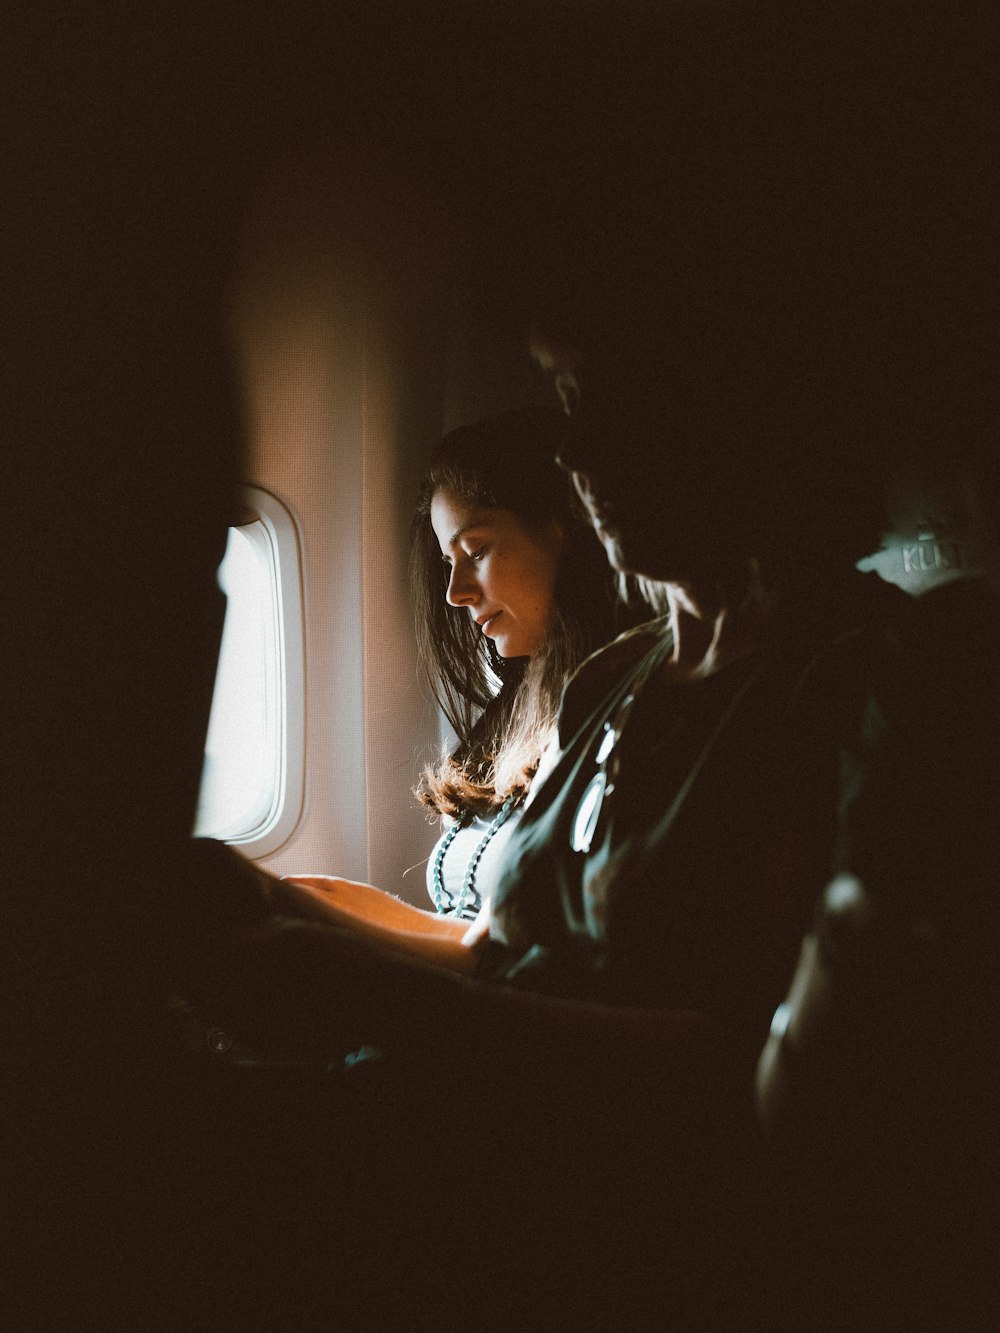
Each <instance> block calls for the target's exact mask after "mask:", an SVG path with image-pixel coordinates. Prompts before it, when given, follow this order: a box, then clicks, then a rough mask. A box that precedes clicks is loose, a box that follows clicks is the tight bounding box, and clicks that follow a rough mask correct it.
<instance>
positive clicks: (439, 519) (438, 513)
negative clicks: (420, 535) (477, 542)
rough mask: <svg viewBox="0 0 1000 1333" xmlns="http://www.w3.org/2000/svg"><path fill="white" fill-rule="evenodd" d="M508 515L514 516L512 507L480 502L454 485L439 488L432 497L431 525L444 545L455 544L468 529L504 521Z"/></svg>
mask: <svg viewBox="0 0 1000 1333" xmlns="http://www.w3.org/2000/svg"><path fill="white" fill-rule="evenodd" d="M505 516H508V517H510V516H511V515H510V511H509V510H506V509H496V508H491V507H489V506H487V505H481V504H477V503H476V502H475V501H473V500H470V499H468V498H467V497H466V496H464V495H462V494H461V493H460V492H459V491H456V490H455V489H454V488H453V487H451V486H440V487H438V489H437V490H436V491H435V492H434V495H433V497H432V499H431V527H432V528H433V529H434V534H435V536H436V537H437V539H438V541H439V542H440V543H441V545H442V546H443V547H444V546H453V545H454V544H455V543H456V542H457V541H458V540H460V538H461V536H462V534H463V533H464V532H465V531H467V530H469V529H473V528H482V527H485V526H487V525H488V524H496V523H499V522H502V521H503V519H504V517H505Z"/></svg>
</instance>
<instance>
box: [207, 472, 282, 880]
mask: <svg viewBox="0 0 1000 1333" xmlns="http://www.w3.org/2000/svg"><path fill="white" fill-rule="evenodd" d="M244 498H245V499H246V500H247V502H248V505H249V508H250V510H251V512H252V513H253V514H254V515H255V517H254V518H253V519H252V521H250V522H248V523H246V524H244V525H243V526H241V527H238V528H230V530H229V541H228V543H227V546H226V554H225V557H224V559H223V561H222V564H221V565H220V567H219V575H218V577H219V586H220V587H221V588H222V590H223V592H224V593H225V594H226V599H227V607H226V619H225V625H224V628H223V632H222V645H221V648H220V652H219V665H218V670H217V673H216V680H215V693H214V695H213V699H212V712H211V717H210V720H209V726H208V736H207V740H206V744H205V760H204V765H203V769H202V781H201V790H200V794H199V799H198V813H197V816H196V819H195V827H194V832H195V835H196V836H198V837H212V838H220V839H222V840H224V841H226V842H231V843H236V844H240V845H242V847H243V850H245V851H246V852H248V853H250V854H251V855H255V856H261V855H265V854H266V853H268V852H270V851H273V850H274V849H275V848H276V847H277V846H279V845H280V843H281V842H283V841H284V840H285V839H286V838H287V837H288V835H289V833H290V832H291V830H292V828H294V826H295V823H296V822H297V820H298V816H299V813H300V809H301V789H302V784H301V768H302V726H301V711H302V689H301V672H302V617H301V609H300V607H301V597H300V592H299V579H298V548H297V542H296V540H295V530H294V526H293V524H292V522H291V518H290V515H288V512H287V510H285V509H284V507H283V506H282V505H280V503H279V502H278V501H277V500H276V499H275V498H274V497H273V496H270V495H267V493H266V492H263V491H258V490H248V491H247V492H246V493H245V496H244Z"/></svg>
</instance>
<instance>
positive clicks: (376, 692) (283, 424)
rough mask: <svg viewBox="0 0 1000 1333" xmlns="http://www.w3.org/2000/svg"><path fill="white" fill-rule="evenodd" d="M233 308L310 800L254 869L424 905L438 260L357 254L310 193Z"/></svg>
mask: <svg viewBox="0 0 1000 1333" xmlns="http://www.w3.org/2000/svg"><path fill="white" fill-rule="evenodd" d="M276 213H277V219H276V220H275V218H274V217H272V219H271V220H270V222H269V223H268V225H267V226H266V227H261V228H260V229H259V234H258V235H257V236H256V237H255V239H254V241H253V242H252V243H251V245H250V248H249V255H250V257H249V260H248V262H247V263H246V265H245V267H244V271H243V274H242V279H241V285H240V287H239V291H238V295H237V298H236V320H235V325H236V333H237V344H238V347H239V352H240V358H241V361H242V365H243V368H244V371H245V377H246V395H247V405H248V427H249V436H250V440H249V451H248V462H247V474H248V475H247V477H246V480H247V482H249V483H251V484H253V485H258V486H263V487H264V488H265V489H267V490H270V491H272V492H274V494H276V495H277V496H278V497H279V498H280V499H281V500H282V501H283V502H284V503H285V504H286V505H287V506H288V508H289V509H290V510H291V512H292V514H293V516H294V518H295V520H296V523H297V525H298V528H299V533H300V539H301V548H302V549H301V557H302V568H303V598H304V608H303V609H304V616H305V656H306V661H305V696H306V697H305V718H306V726H305V732H306V743H305V775H306V782H305V799H304V808H303V811H302V815H301V817H300V819H299V821H298V824H297V826H296V828H295V830H294V831H293V833H292V834H291V836H290V837H289V839H288V840H287V841H286V843H285V844H284V845H283V846H282V847H280V848H279V849H278V850H277V851H276V852H274V853H273V854H271V855H269V856H267V857H265V858H262V860H261V862H260V864H262V865H263V866H264V867H265V868H267V869H268V870H270V871H271V872H272V873H274V874H290V873H306V872H316V873H326V874H335V875H341V876H344V877H346V878H351V879H361V880H366V881H368V882H372V883H376V884H379V885H380V886H381V887H384V888H387V889H391V890H392V891H394V892H397V893H400V894H402V895H403V896H405V897H408V898H410V899H411V900H412V901H415V902H419V903H420V904H421V905H423V904H424V903H425V902H426V893H425V889H424V883H423V873H422V869H421V870H418V871H415V872H414V873H413V874H410V875H408V876H406V875H405V872H406V871H407V869H409V868H410V867H412V866H415V865H422V863H423V862H424V861H425V860H426V857H427V853H428V851H429V849H430V847H431V846H432V845H433V842H434V839H435V836H436V834H435V830H434V828H433V827H432V826H431V825H430V824H428V823H427V821H426V819H425V818H424V817H423V815H422V813H421V812H420V810H419V809H418V808H417V807H416V805H415V802H414V801H413V798H412V796H411V793H410V788H411V786H412V783H413V781H414V780H415V778H416V775H417V772H418V769H419V764H420V762H422V761H423V760H425V759H426V758H427V757H429V756H430V754H432V753H433V752H434V750H435V749H436V746H437V716H436V711H435V710H434V709H433V707H432V706H431V705H430V703H429V701H428V700H427V698H426V697H425V693H424V691H423V690H422V688H421V687H420V684H419V682H418V679H417V673H416V666H415V651H414V635H413V626H412V618H411V613H410V605H409V592H408V585H407V556H408V550H409V523H410V517H411V515H412V512H413V507H414V503H415V499H416V491H417V484H418V479H419V476H420V473H421V470H422V468H423V464H424V461H425V459H426V457H427V455H428V453H429V452H430V449H431V448H432V447H433V445H434V444H435V443H436V441H437V439H438V437H439V435H440V430H441V416H442V407H441V402H442V381H443V374H444V369H443V367H444V355H445V342H444V339H445V325H446V317H445V315H446V300H447V292H448V290H449V286H448V278H447V275H446V264H444V263H442V264H438V263H428V262H426V261H425V262H424V263H423V264H421V265H419V266H417V268H416V269H415V270H413V271H410V269H409V267H408V266H407V265H406V263H405V262H403V261H404V260H405V258H406V256H405V253H404V255H402V256H401V255H400V254H399V253H398V251H397V247H396V246H395V243H394V240H393V237H392V235H391V232H384V233H383V234H382V235H381V236H379V235H375V236H372V237H369V238H368V239H367V240H366V241H365V243H364V244H361V243H360V241H359V236H358V229H357V228H356V227H351V226H347V227H345V225H344V213H343V204H342V201H339V200H333V201H332V202H331V201H330V196H329V195H328V194H324V192H323V191H318V192H316V193H315V195H312V196H308V197H307V200H306V204H305V206H303V203H302V201H301V200H299V201H298V202H297V203H295V204H294V205H291V206H289V207H287V208H285V209H283V210H282V209H280V208H279V209H278V210H276Z"/></svg>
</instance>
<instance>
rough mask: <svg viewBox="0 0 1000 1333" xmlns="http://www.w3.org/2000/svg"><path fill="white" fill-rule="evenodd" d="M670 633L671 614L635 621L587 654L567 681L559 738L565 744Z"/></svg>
mask: <svg viewBox="0 0 1000 1333" xmlns="http://www.w3.org/2000/svg"><path fill="white" fill-rule="evenodd" d="M670 636H671V629H670V617H669V616H658V617H657V618H656V619H654V620H648V621H646V622H645V623H644V624H642V625H636V626H635V627H634V628H632V629H628V630H626V631H625V632H624V633H623V634H619V635H618V637H617V638H616V639H614V640H612V642H611V643H609V644H606V645H605V646H604V647H603V648H599V649H598V650H597V652H596V653H591V655H590V656H589V657H588V658H586V659H585V660H584V661H583V662H582V663H581V664H580V666H579V667H578V668H577V669H576V671H575V672H574V673H573V675H572V676H571V677H570V679H569V680H568V681H567V683H566V688H565V689H564V691H563V697H562V703H561V704H560V707H559V739H560V742H561V743H562V744H563V745H565V744H566V743H567V742H568V741H569V740H570V739H571V738H572V737H573V736H575V735H576V733H577V731H579V729H580V727H582V726H583V724H584V722H586V720H587V718H588V717H590V715H591V714H592V713H593V712H594V710H595V709H596V708H597V707H598V705H599V704H600V703H601V702H602V701H603V700H604V699H606V698H608V697H609V696H610V695H612V694H613V693H614V691H615V689H616V687H617V686H620V685H624V683H625V681H626V679H627V678H629V677H631V675H632V673H633V670H634V668H636V667H637V666H638V665H639V664H640V663H641V662H644V661H645V660H646V658H647V657H648V656H649V654H650V653H652V652H662V651H663V650H664V648H665V646H666V643H667V641H669V639H670Z"/></svg>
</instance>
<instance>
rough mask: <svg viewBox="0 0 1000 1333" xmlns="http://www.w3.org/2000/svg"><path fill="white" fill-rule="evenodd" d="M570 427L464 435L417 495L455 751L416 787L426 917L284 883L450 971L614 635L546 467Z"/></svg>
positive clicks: (442, 451)
mask: <svg viewBox="0 0 1000 1333" xmlns="http://www.w3.org/2000/svg"><path fill="white" fill-rule="evenodd" d="M565 427H566V420H565V417H564V416H563V415H562V414H561V413H559V412H557V411H554V410H549V409H545V408H527V409H521V410H517V411H512V412H507V413H505V414H503V415H502V416H499V417H495V418H491V419H489V420H486V421H482V422H479V423H478V424H477V425H472V426H464V427H461V428H460V429H458V430H455V431H453V432H452V433H451V434H450V435H448V436H447V437H446V438H445V439H444V441H443V442H442V444H441V445H440V446H439V448H438V450H437V452H436V453H435V455H434V457H433V459H432V461H431V463H430V466H429V468H428V471H427V474H426V477H425V480H424V484H423V487H422V490H421V495H420V500H419V503H418V506H417V512H416V515H415V518H414V522H413V543H412V554H411V582H412V590H413V601H414V608H415V619H416V624H417V641H418V648H419V653H420V660H421V664H422V667H423V670H424V673H425V676H426V678H427V679H428V681H429V684H430V686H431V689H432V691H433V694H434V697H435V699H436V700H437V702H438V704H439V705H440V707H441V709H442V711H443V712H444V714H445V716H446V718H447V719H448V721H449V723H450V724H451V726H452V728H453V730H454V732H455V733H456V736H457V738H458V744H457V746H456V748H455V749H454V750H453V752H452V753H451V754H447V755H445V756H444V757H443V758H442V759H441V760H440V761H439V762H438V763H436V764H433V765H430V766H428V767H427V768H426V769H425V771H424V773H423V775H422V776H421V779H420V782H419V784H418V786H417V788H416V794H417V796H418V799H419V800H420V801H421V802H422V804H424V805H425V806H426V807H427V808H428V809H429V810H431V811H432V812H433V813H434V814H435V816H437V817H439V818H441V819H442V820H443V821H444V822H445V823H446V824H447V827H446V829H445V831H444V832H443V833H442V835H441V837H440V838H439V839H438V842H437V845H436V846H435V848H434V850H433V851H432V853H431V855H430V858H429V860H428V868H427V886H428V893H429V895H430V898H431V901H432V902H433V904H434V907H435V909H436V911H435V912H428V911H422V910H421V909H419V908H415V907H412V906H410V905H409V904H407V903H404V902H401V901H400V900H399V899H397V898H395V897H393V896H392V895H391V894H389V893H386V892H384V891H382V890H380V889H377V888H375V887H374V886H372V885H368V884H360V883H356V882H353V881H348V880H342V879H336V878H331V877H326V876H294V877H291V878H290V880H289V881H287V882H290V883H294V884H296V885H298V886H300V887H302V888H304V889H306V890H307V891H309V892H310V893H313V894H318V895H322V896H321V898H319V899H317V901H318V902H319V903H320V904H321V907H322V909H323V912H324V915H326V917H327V918H328V919H329V920H330V921H332V922H333V923H335V924H341V925H345V926H348V927H351V928H354V929H356V930H358V931H360V932H361V933H363V934H366V935H368V936H369V937H371V938H372V939H374V940H377V941H378V942H380V943H382V944H384V945H387V946H389V947H392V948H396V949H401V950H404V951H406V952H409V953H412V954H415V955H417V956H419V957H421V958H423V959H424V960H425V961H430V962H436V963H441V964H445V965H452V966H457V967H458V968H459V969H460V970H463V969H467V968H471V966H472V963H473V958H472V955H471V954H469V953H468V951H467V950H466V949H465V947H464V945H463V940H464V937H465V935H466V933H467V930H468V923H469V922H470V921H472V920H474V919H475V918H476V917H477V915H479V914H480V913H483V914H484V916H485V913H486V912H488V904H489V901H490V898H491V897H492V886H493V884H494V883H495V880H496V877H497V874H498V871H499V867H500V865H501V863H502V861H503V857H504V853H505V849H506V847H507V844H508V842H509V840H510V836H511V834H512V833H513V831H514V828H515V826H516V824H517V823H518V821H519V819H520V817H521V814H522V812H523V809H524V805H525V803H526V801H527V798H528V795H529V789H530V788H531V785H532V782H533V780H534V779H535V777H536V773H537V770H538V767H539V763H540V761H541V760H542V755H543V752H544V751H545V749H546V747H547V746H548V745H549V744H550V742H551V741H552V740H553V738H554V734H555V720H556V714H557V711H558V706H559V699H560V696H561V693H562V688H563V685H564V683H565V681H566V679H567V678H568V676H569V675H570V674H571V673H572V671H573V670H574V669H575V668H576V666H578V665H579V663H580V662H581V661H583V659H584V658H585V657H586V656H587V655H588V654H589V653H590V652H592V651H593V650H594V649H596V648H597V647H599V646H600V645H601V644H602V643H605V642H607V641H608V640H609V639H610V638H612V637H613V634H614V631H615V621H616V618H617V615H618V609H619V607H620V603H618V602H617V599H616V590H615V586H614V581H613V579H612V577H611V575H610V574H609V571H608V568H607V564H606V562H605V560H604V559H603V556H602V553H601V549H600V545H599V543H598V542H597V541H596V540H595V538H594V534H593V532H592V530H591V528H590V525H589V523H588V522H587V521H586V518H585V516H584V514H583V511H582V509H581V507H580V506H579V503H578V502H577V501H576V500H575V497H574V496H573V493H572V489H571V487H569V486H568V484H567V479H566V477H565V474H564V473H562V472H561V471H560V469H559V468H557V467H556V466H555V463H554V461H553V456H554V453H555V449H556V447H557V445H558V442H559V439H560V437H561V435H562V433H563V431H564V430H565ZM442 585H443V586H442ZM442 593H443V595H442ZM498 685H499V690H498V689H497V686H498Z"/></svg>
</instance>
